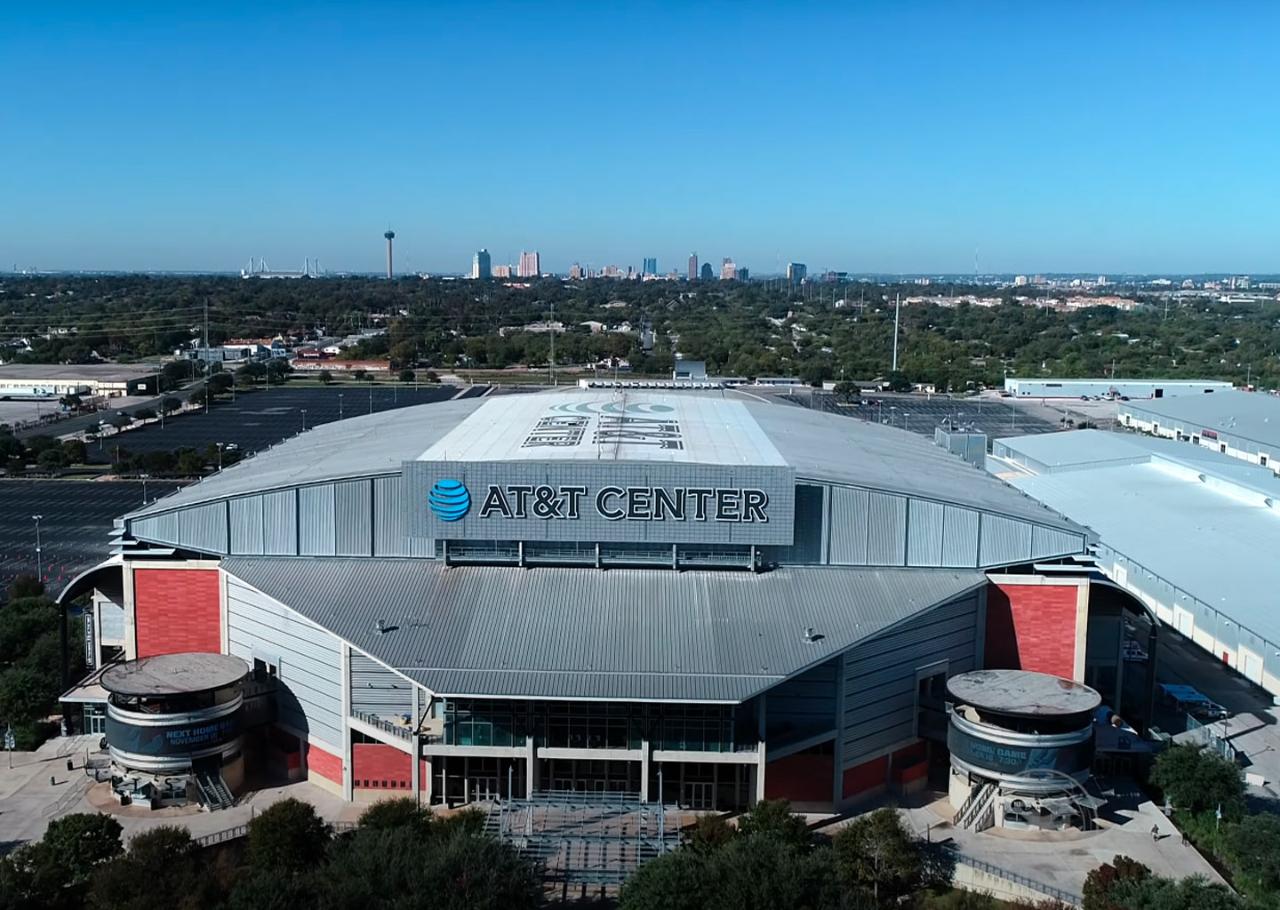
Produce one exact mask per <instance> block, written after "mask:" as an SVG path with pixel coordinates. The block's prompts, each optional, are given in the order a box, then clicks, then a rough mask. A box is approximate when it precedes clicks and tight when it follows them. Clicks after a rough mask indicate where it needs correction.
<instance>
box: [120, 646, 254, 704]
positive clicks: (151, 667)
mask: <svg viewBox="0 0 1280 910" xmlns="http://www.w3.org/2000/svg"><path fill="white" fill-rule="evenodd" d="M248 675H249V665H248V664H246V663H245V662H244V661H243V660H241V659H240V658H238V657H233V656H231V655H230V654H205V653H194V652H193V653H186V654H157V655H155V656H154V657H143V658H141V659H139V660H130V661H127V662H125V663H122V664H115V665H114V666H111V667H108V668H107V670H106V672H104V673H103V674H102V677H101V683H102V688H104V689H106V690H107V691H108V692H111V693H112V694H114V695H136V696H141V697H146V696H149V695H182V694H185V693H188V692H207V691H210V690H211V689H221V688H223V687H224V686H229V685H232V684H233V683H236V682H239V681H240V680H242V679H244V678H245V677H246V676H248Z"/></svg>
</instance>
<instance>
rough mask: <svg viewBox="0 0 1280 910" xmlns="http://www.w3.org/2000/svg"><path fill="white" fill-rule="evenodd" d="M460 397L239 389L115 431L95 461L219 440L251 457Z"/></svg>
mask: <svg viewBox="0 0 1280 910" xmlns="http://www.w3.org/2000/svg"><path fill="white" fill-rule="evenodd" d="M487 389H488V387H487V386H475V387H473V388H470V389H467V390H466V391H465V392H463V393H462V395H461V397H466V398H470V397H474V396H476V395H482V394H484V393H485V391H487ZM455 395H458V390H457V389H455V388H453V387H451V386H431V387H426V388H418V389H415V388H414V387H413V386H411V385H410V386H398V385H392V384H390V383H387V384H381V383H379V384H376V385H375V384H373V383H370V384H369V385H368V386H367V387H360V386H342V387H338V388H290V387H287V386H286V387H285V388H276V389H270V390H258V391H253V392H238V393H237V394H236V398H235V400H234V401H232V400H230V399H226V400H223V401H220V402H218V403H216V404H215V405H214V406H213V407H212V408H210V409H209V412H208V413H207V414H206V413H204V412H203V411H195V412H192V413H189V414H183V415H181V416H178V417H173V418H170V419H167V420H166V421H165V422H164V425H163V426H161V424H160V423H159V422H153V423H148V424H147V425H146V426H144V427H140V428H138V429H135V430H126V431H125V432H123V433H121V434H119V435H116V434H115V433H109V434H108V435H106V436H104V437H102V438H101V439H99V440H98V442H97V443H94V444H93V445H92V446H90V458H91V460H93V461H95V462H97V463H100V464H109V463H110V462H112V461H113V460H114V457H115V447H116V446H119V447H120V449H121V451H126V452H134V453H136V452H157V451H163V452H170V451H174V450H175V449H180V448H193V449H203V448H205V447H206V446H209V445H211V444H217V443H224V444H227V445H235V446H236V447H238V448H239V450H240V452H241V453H242V454H245V455H248V454H251V453H253V452H257V451H259V450H260V449H265V448H267V447H268V446H271V445H275V444H276V443H278V442H280V441H281V440H284V439H288V438H289V437H291V436H295V435H297V434H298V433H300V432H302V430H303V429H304V424H305V427H314V426H316V425H318V424H321V423H329V422H331V421H334V420H338V419H340V418H343V417H356V416H359V415H361V414H370V413H373V412H374V411H389V410H392V409H394V408H405V407H410V406H412V405H417V404H428V403H430V402H433V401H444V400H446V399H449V398H452V397H454V396H455Z"/></svg>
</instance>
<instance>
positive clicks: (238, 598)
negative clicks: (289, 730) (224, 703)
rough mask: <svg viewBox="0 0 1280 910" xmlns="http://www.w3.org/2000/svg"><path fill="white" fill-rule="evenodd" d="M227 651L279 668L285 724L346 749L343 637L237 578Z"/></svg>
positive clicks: (232, 583) (231, 591)
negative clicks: (343, 717)
mask: <svg viewBox="0 0 1280 910" xmlns="http://www.w3.org/2000/svg"><path fill="white" fill-rule="evenodd" d="M227 641H228V650H229V651H230V653H232V654H234V655H235V656H236V657H239V658H241V659H243V660H244V661H246V662H247V663H248V664H249V665H250V666H252V665H253V661H254V658H258V659H260V660H264V661H267V662H269V663H274V664H276V666H277V667H278V679H279V681H280V683H281V691H280V692H279V694H278V695H277V699H276V703H277V708H278V710H279V715H280V720H281V721H282V722H283V723H285V724H288V725H289V726H291V727H294V728H295V729H298V730H302V731H304V732H306V733H309V734H311V735H313V736H316V737H318V738H319V739H321V740H322V741H323V742H326V743H329V744H330V745H332V746H338V747H341V745H342V742H343V737H342V655H341V652H340V650H339V642H338V639H337V638H335V637H334V636H333V635H331V634H329V633H328V632H326V631H325V630H324V629H321V628H320V627H318V626H316V625H315V624H314V623H312V622H309V621H308V620H306V619H305V618H303V617H302V616H301V615H299V614H297V613H295V612H293V611H292V610H288V609H286V608H284V607H282V606H281V605H280V604H278V603H276V602H275V601H274V600H273V599H271V598H269V597H266V596H264V595H263V594H261V593H259V592H258V591H255V590H254V589H253V588H252V587H250V586H248V585H245V584H244V583H242V582H241V581H239V580H238V579H236V578H232V577H228V578H227Z"/></svg>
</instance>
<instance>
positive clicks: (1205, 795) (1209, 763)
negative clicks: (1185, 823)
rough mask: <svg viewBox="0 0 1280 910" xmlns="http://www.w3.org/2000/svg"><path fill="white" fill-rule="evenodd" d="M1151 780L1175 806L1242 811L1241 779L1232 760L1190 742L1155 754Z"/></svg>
mask: <svg viewBox="0 0 1280 910" xmlns="http://www.w3.org/2000/svg"><path fill="white" fill-rule="evenodd" d="M1151 783H1153V784H1155V785H1156V786H1157V787H1159V788H1160V789H1161V790H1162V791H1163V792H1164V795H1165V798H1166V799H1168V800H1169V801H1170V802H1171V803H1172V804H1173V805H1174V806H1175V807H1176V808H1178V809H1185V810H1187V811H1189V812H1206V811H1216V810H1217V808H1218V807H1219V806H1221V807H1222V817H1223V818H1225V819H1229V820H1234V819H1237V818H1239V817H1240V816H1241V815H1242V814H1243V812H1244V781H1243V780H1242V778H1241V776H1240V769H1239V768H1238V767H1236V765H1235V763H1234V762H1230V761H1227V760H1226V759H1224V758H1222V757H1220V756H1218V755H1216V754H1214V753H1212V752H1209V751H1208V750H1206V749H1202V748H1201V747H1199V746H1194V745H1175V746H1170V747H1169V748H1167V749H1165V750H1164V751H1163V752H1161V753H1160V754H1159V755H1158V756H1156V760H1155V764H1154V765H1153V766H1152V768H1151Z"/></svg>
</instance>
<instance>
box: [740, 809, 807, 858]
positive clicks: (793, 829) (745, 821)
mask: <svg viewBox="0 0 1280 910" xmlns="http://www.w3.org/2000/svg"><path fill="white" fill-rule="evenodd" d="M738 830H739V831H740V832H742V834H743V835H745V836H748V837H752V836H760V835H764V836H768V837H776V838H777V839H778V840H780V841H782V842H783V843H787V844H792V845H794V846H799V847H803V846H805V845H807V844H808V843H809V842H810V841H811V840H812V839H813V836H812V835H811V834H810V832H809V826H808V825H806V824H805V821H804V819H803V818H801V817H800V816H798V815H795V814H793V813H792V812H791V803H789V802H788V801H787V800H785V799H764V800H761V801H760V802H758V803H756V804H755V805H754V806H752V807H751V808H750V809H748V810H747V811H746V812H744V813H743V814H742V817H741V818H739V819H738Z"/></svg>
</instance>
